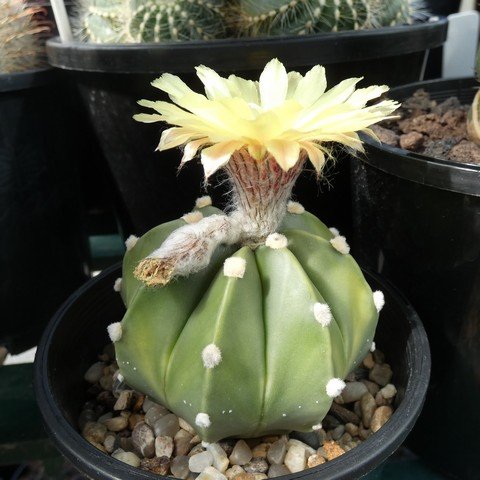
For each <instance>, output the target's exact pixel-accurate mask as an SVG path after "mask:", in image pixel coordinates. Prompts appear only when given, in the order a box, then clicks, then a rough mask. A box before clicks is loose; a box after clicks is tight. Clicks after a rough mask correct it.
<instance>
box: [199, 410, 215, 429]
mask: <svg viewBox="0 0 480 480" xmlns="http://www.w3.org/2000/svg"><path fill="white" fill-rule="evenodd" d="M211 424H212V422H211V421H210V416H209V415H208V413H197V416H196V417H195V425H197V426H198V427H200V428H208V427H209V426H210V425H211Z"/></svg>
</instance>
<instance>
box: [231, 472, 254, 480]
mask: <svg viewBox="0 0 480 480" xmlns="http://www.w3.org/2000/svg"><path fill="white" fill-rule="evenodd" d="M233 478H234V479H235V480H255V474H253V473H247V472H244V473H239V474H238V475H235V476H234V477H233Z"/></svg>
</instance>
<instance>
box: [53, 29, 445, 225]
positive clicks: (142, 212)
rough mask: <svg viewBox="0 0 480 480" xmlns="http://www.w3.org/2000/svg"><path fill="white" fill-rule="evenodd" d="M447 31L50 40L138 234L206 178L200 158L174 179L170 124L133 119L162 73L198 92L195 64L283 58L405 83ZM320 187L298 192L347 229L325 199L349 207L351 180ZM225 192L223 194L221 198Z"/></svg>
mask: <svg viewBox="0 0 480 480" xmlns="http://www.w3.org/2000/svg"><path fill="white" fill-rule="evenodd" d="M446 34H447V21H446V20H439V21H436V22H426V23H421V24H417V25H412V26H403V27H388V28H380V29H376V30H369V31H359V32H340V33H331V34H317V35H310V36H303V37H301V36H294V37H276V38H262V39H228V40H215V41H209V42H205V41H195V42H184V43H167V44H135V45H96V44H85V43H69V44H62V43H60V41H59V40H58V39H52V40H50V41H49V42H48V46H47V50H48V55H49V61H50V63H51V64H52V65H54V66H55V67H58V68H62V69H66V70H71V71H73V72H75V73H74V76H75V79H76V81H77V82H78V84H79V86H80V88H81V91H82V94H83V97H84V99H85V101H86V103H87V105H88V107H89V110H90V114H91V117H92V121H93V124H94V126H95V128H96V131H97V134H98V137H99V139H100V141H101V143H102V146H103V151H104V153H105V155H106V158H107V160H108V162H109V164H110V168H111V170H112V173H113V175H114V177H115V180H116V183H117V186H118V189H119V191H120V192H121V195H122V198H123V201H124V204H125V206H126V210H127V212H128V214H129V217H130V223H131V228H133V229H134V231H135V233H137V234H138V233H143V232H145V231H146V230H148V229H149V228H151V227H153V226H155V225H157V224H159V223H161V222H163V221H166V220H170V219H172V218H174V217H178V216H179V215H181V214H183V213H185V212H186V211H189V210H190V209H191V208H192V205H193V203H194V200H195V198H196V197H197V196H198V195H199V193H200V186H201V183H202V169H201V167H200V166H199V165H198V164H197V165H196V167H194V166H193V165H189V166H188V168H185V169H183V170H182V172H181V173H180V175H179V180H180V181H179V182H177V181H176V180H177V168H178V164H179V160H180V154H179V152H178V151H168V152H164V153H162V154H158V152H157V153H155V152H154V149H155V147H156V145H157V143H158V138H159V130H160V128H163V127H160V126H159V124H153V125H144V124H138V123H136V122H134V121H133V120H132V118H131V117H132V115H133V114H134V113H136V112H138V111H140V108H139V107H138V105H136V101H137V100H139V99H141V98H147V99H153V98H159V99H160V98H161V92H159V91H158V90H155V89H153V88H152V87H151V86H150V82H151V81H152V80H153V79H154V78H156V77H157V76H159V75H160V74H161V73H163V72H170V73H174V74H178V75H180V76H181V77H182V78H183V79H184V81H186V82H187V83H188V84H189V85H191V86H192V88H194V89H198V90H199V89H200V88H201V87H200V84H199V81H198V79H197V78H196V76H195V75H194V67H195V66H196V65H199V64H204V65H207V66H209V67H212V68H214V69H216V70H217V71H219V72H220V73H222V72H223V73H227V74H230V73H232V72H235V73H237V74H239V75H242V76H245V77H251V78H258V74H259V72H260V71H261V70H262V69H263V67H264V66H265V64H266V63H267V62H268V61H269V60H270V59H272V58H274V57H278V58H279V59H280V60H281V61H282V62H283V63H284V64H285V65H286V66H287V68H288V69H293V68H295V69H298V70H299V71H302V72H305V71H306V70H307V69H308V68H309V67H311V66H313V65H315V64H318V63H320V64H324V65H328V80H329V83H330V84H334V83H336V82H338V81H339V80H341V79H344V78H347V77H352V76H365V77H366V82H369V83H387V84H389V85H400V84H402V83H406V82H412V81H416V80H419V79H421V78H422V72H423V68H424V66H425V61H426V58H427V54H428V51H429V49H431V48H433V47H437V46H439V45H441V44H442V43H443V42H444V41H445V38H446ZM192 163H193V162H192ZM343 177H345V175H343ZM338 178H339V175H335V174H332V175H331V178H330V181H331V183H332V184H337V183H341V182H339V181H338ZM343 183H345V182H343ZM318 190H319V189H318V187H317V184H316V182H315V180H314V179H313V178H308V175H307V176H306V177H304V178H302V179H301V180H300V182H299V185H298V188H297V191H298V197H299V199H300V201H302V202H303V203H304V204H305V207H307V208H308V209H309V210H311V211H313V212H314V213H320V216H321V217H322V218H323V219H324V220H325V221H326V222H327V223H329V224H332V223H335V224H336V225H337V226H339V227H340V228H342V229H344V227H346V226H347V225H346V224H347V223H350V220H349V219H348V220H346V219H345V218H339V220H338V221H336V218H335V215H334V214H333V209H332V208H331V207H330V206H328V204H329V203H331V204H338V201H339V200H338V199H343V198H346V196H347V201H346V202H345V203H346V205H349V202H348V194H349V188H348V184H346V185H344V186H343V188H342V186H340V187H339V188H337V189H336V190H334V192H335V193H334V194H333V195H334V196H335V198H334V200H332V201H329V199H328V196H325V194H322V195H319V191H318ZM323 190H328V187H327V186H325V187H324V188H323ZM222 192H223V191H219V193H218V194H217V195H216V196H217V198H219V199H221V198H222ZM173 199H174V200H173ZM349 210H350V209H349V208H347V209H345V211H347V212H349ZM339 222H340V223H339Z"/></svg>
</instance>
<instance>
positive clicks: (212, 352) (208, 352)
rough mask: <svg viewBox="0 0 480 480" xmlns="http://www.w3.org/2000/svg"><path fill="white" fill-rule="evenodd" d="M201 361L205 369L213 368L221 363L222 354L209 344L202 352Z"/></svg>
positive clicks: (213, 345)
mask: <svg viewBox="0 0 480 480" xmlns="http://www.w3.org/2000/svg"><path fill="white" fill-rule="evenodd" d="M202 360H203V365H204V366H205V368H214V367H216V366H217V365H218V364H219V363H220V362H221V361H222V352H221V351H220V349H219V348H218V347H217V346H216V345H215V344H214V343H211V344H210V345H207V346H206V347H205V348H204V349H203V350H202Z"/></svg>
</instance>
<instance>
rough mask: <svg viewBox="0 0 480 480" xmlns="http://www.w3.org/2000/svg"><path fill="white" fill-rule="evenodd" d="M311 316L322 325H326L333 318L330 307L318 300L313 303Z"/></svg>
mask: <svg viewBox="0 0 480 480" xmlns="http://www.w3.org/2000/svg"><path fill="white" fill-rule="evenodd" d="M313 316H314V317H315V320H316V321H317V322H318V323H319V324H320V325H321V326H322V327H328V326H329V325H330V323H331V322H332V318H333V317H332V312H331V311H330V307H329V306H328V305H327V304H326V303H320V302H317V303H315V304H314V305H313Z"/></svg>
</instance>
